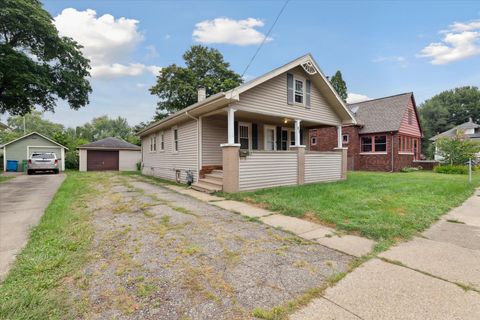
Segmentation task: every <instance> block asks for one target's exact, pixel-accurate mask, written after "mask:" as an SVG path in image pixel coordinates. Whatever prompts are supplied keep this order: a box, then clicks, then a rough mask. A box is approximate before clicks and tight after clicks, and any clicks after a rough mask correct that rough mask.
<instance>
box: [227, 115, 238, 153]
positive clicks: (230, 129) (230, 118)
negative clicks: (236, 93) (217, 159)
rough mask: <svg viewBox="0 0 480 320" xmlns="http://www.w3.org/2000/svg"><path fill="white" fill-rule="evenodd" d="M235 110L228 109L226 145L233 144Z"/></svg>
mask: <svg viewBox="0 0 480 320" xmlns="http://www.w3.org/2000/svg"><path fill="white" fill-rule="evenodd" d="M235 111H237V110H235V109H233V108H228V111H227V112H228V144H230V145H231V144H234V143H235Z"/></svg>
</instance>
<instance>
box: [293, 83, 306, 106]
mask: <svg viewBox="0 0 480 320" xmlns="http://www.w3.org/2000/svg"><path fill="white" fill-rule="evenodd" d="M303 89H304V83H303V81H302V80H298V79H295V103H298V104H302V105H303V101H304V92H303Z"/></svg>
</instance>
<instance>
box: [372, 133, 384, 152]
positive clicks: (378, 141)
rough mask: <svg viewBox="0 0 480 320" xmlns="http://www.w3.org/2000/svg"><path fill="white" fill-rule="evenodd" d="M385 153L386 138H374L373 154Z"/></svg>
mask: <svg viewBox="0 0 480 320" xmlns="http://www.w3.org/2000/svg"><path fill="white" fill-rule="evenodd" d="M385 151H387V136H375V149H374V152H385Z"/></svg>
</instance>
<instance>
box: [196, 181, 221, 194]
mask: <svg viewBox="0 0 480 320" xmlns="http://www.w3.org/2000/svg"><path fill="white" fill-rule="evenodd" d="M192 188H193V189H195V190H197V191H201V192H206V193H214V192H217V191H222V186H221V185H218V184H213V183H210V182H204V180H203V179H201V180H199V181H197V182H194V183H193V184H192Z"/></svg>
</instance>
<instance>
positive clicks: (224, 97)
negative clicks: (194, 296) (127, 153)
mask: <svg viewBox="0 0 480 320" xmlns="http://www.w3.org/2000/svg"><path fill="white" fill-rule="evenodd" d="M304 64H308V66H309V68H311V71H312V73H309V74H310V76H311V81H312V83H313V84H314V85H316V86H317V88H319V89H320V90H321V91H322V93H324V94H325V95H326V98H327V100H328V101H329V102H330V104H331V105H332V106H333V107H334V108H335V110H336V111H337V112H338V114H339V116H340V118H341V119H342V122H343V124H356V123H357V122H356V120H355V117H354V116H353V114H352V112H351V111H350V109H349V108H348V107H347V105H346V104H345V103H344V102H343V100H342V99H341V98H340V96H339V95H338V93H337V92H336V91H335V89H333V87H332V85H331V83H330V81H328V80H327V78H326V77H325V75H324V74H323V72H322V70H321V69H320V68H319V66H318V64H317V62H316V61H315V59H313V57H312V55H311V54H310V53H308V54H306V55H303V56H301V57H299V58H297V59H295V60H293V61H291V62H289V63H287V64H285V65H283V66H281V67H279V68H276V69H274V70H272V71H270V72H267V73H265V74H264V75H262V76H260V77H258V78H255V79H253V80H250V81H248V82H246V83H244V84H241V85H240V86H238V87H235V88H233V89H231V90H228V91H226V92H219V93H217V94H214V95H212V96H210V97H208V98H207V99H205V100H202V101H199V102H197V103H194V104H192V105H190V106H188V107H186V108H184V109H182V110H180V111H178V112H176V113H174V114H172V115H170V116H168V117H166V118H164V119H161V120H159V121H157V122H154V123H152V124H150V125H148V126H147V127H145V128H144V129H142V130H140V131H139V132H138V133H137V134H138V135H139V136H140V137H141V136H144V135H146V134H148V133H150V132H151V131H154V129H155V128H156V127H159V126H166V125H167V124H168V123H169V122H171V123H173V122H174V120H175V119H178V118H180V117H182V116H183V118H184V119H188V118H192V116H195V115H201V114H202V113H204V112H206V111H200V110H201V108H204V109H205V110H207V111H210V110H209V109H208V108H209V107H210V108H215V107H218V106H222V105H225V104H227V103H229V102H234V101H238V100H240V94H241V93H243V92H245V91H247V90H249V89H251V88H253V87H255V86H258V85H260V84H262V83H264V82H266V81H268V80H270V79H272V78H274V77H276V76H278V75H281V74H282V73H284V72H287V71H289V70H291V69H293V68H296V67H298V66H301V65H304ZM194 113H195V114H194Z"/></svg>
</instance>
